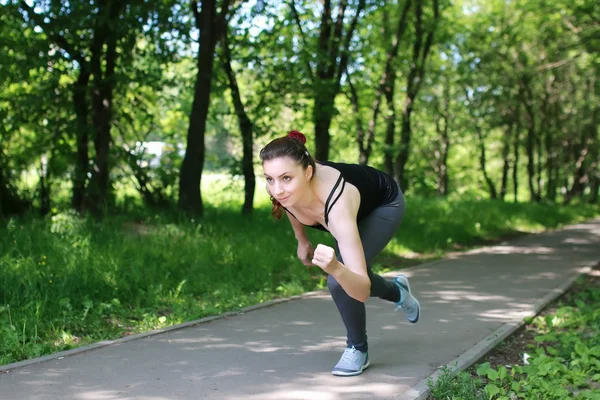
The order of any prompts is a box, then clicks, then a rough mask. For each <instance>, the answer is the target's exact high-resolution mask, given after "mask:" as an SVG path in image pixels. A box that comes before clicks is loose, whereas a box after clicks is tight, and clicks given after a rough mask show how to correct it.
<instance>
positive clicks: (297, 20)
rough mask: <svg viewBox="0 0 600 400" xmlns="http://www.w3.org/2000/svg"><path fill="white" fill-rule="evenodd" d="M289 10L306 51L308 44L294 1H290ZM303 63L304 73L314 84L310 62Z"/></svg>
mask: <svg viewBox="0 0 600 400" xmlns="http://www.w3.org/2000/svg"><path fill="white" fill-rule="evenodd" d="M289 4H290V8H291V10H292V15H293V16H294V21H295V22H296V26H297V27H298V30H299V31H300V39H301V40H302V44H303V45H304V47H303V48H304V49H308V43H307V42H306V35H305V34H304V31H303V30H302V24H301V23H300V16H299V15H298V11H297V10H296V3H295V2H294V0H291V1H290V3H289ZM305 62H306V71H307V73H308V77H309V78H310V81H311V82H313V83H314V82H315V78H314V72H313V70H312V67H311V66H310V62H308V60H306V58H305Z"/></svg>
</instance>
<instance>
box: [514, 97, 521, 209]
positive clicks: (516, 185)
mask: <svg viewBox="0 0 600 400" xmlns="http://www.w3.org/2000/svg"><path fill="white" fill-rule="evenodd" d="M520 136H521V107H520V106H519V104H517V108H516V111H515V133H514V142H513V173H512V181H513V201H514V202H515V203H516V202H517V201H518V197H517V194H518V192H519V146H520V145H521V141H520V140H519V138H520Z"/></svg>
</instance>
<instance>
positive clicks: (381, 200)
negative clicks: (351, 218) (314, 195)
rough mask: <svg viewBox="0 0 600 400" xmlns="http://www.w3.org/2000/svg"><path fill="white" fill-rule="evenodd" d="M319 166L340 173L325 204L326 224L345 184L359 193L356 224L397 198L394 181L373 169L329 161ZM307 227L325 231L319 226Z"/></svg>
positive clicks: (396, 186) (320, 162)
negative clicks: (353, 187) (338, 189)
mask: <svg viewBox="0 0 600 400" xmlns="http://www.w3.org/2000/svg"><path fill="white" fill-rule="evenodd" d="M319 164H321V165H325V166H327V167H331V168H334V169H336V170H338V171H340V177H339V179H338V180H337V182H336V184H335V185H334V187H333V189H332V190H331V192H330V193H329V197H328V198H327V202H326V203H325V223H326V224H328V223H329V212H330V211H331V209H332V208H333V206H334V205H335V202H336V201H337V200H338V199H339V197H340V196H341V195H342V192H343V191H344V185H345V184H346V182H348V183H350V184H352V185H354V186H355V187H356V188H357V189H358V192H359V193H360V206H359V208H358V214H357V216H356V221H357V222H358V221H360V220H361V219H363V218H364V217H366V216H367V215H369V214H370V213H371V211H373V210H374V209H375V208H377V207H379V206H382V205H385V204H389V203H391V202H392V201H394V200H395V199H396V197H397V196H398V191H399V188H398V185H397V184H396V181H395V180H394V179H393V178H392V177H391V176H389V175H388V174H386V173H384V172H382V171H379V170H377V169H375V168H373V167H369V166H366V165H359V164H345V163H335V162H331V161H319ZM340 184H341V189H340V191H339V193H338V194H337V195H336V196H335V198H332V197H333V194H334V193H335V191H336V189H337V188H338V187H339V185H340ZM290 214H291V213H290ZM292 216H294V214H292ZM294 218H295V216H294ZM308 226H310V227H311V228H315V229H320V230H323V231H327V229H325V227H324V226H323V225H321V224H315V225H308Z"/></svg>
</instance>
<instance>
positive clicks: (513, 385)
mask: <svg viewBox="0 0 600 400" xmlns="http://www.w3.org/2000/svg"><path fill="white" fill-rule="evenodd" d="M510 389H511V390H512V391H513V392H515V393H519V390H521V382H513V383H511V384H510Z"/></svg>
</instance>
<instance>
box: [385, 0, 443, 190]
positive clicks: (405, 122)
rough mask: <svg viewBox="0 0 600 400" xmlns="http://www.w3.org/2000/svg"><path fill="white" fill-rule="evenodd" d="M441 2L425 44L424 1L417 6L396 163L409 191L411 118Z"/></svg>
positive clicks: (435, 6)
mask: <svg viewBox="0 0 600 400" xmlns="http://www.w3.org/2000/svg"><path fill="white" fill-rule="evenodd" d="M439 16H440V14H439V2H438V0H433V20H432V21H431V24H430V26H431V28H430V31H429V32H428V33H427V37H426V38H425V43H424V44H423V36H424V34H425V32H424V31H423V26H422V22H423V0H417V2H416V6H415V43H414V46H413V58H412V62H411V68H410V72H409V74H408V78H407V82H406V88H407V90H406V100H405V102H404V107H403V110H402V125H401V126H402V128H401V131H400V149H399V152H398V156H397V158H396V161H395V163H394V164H395V165H394V166H395V171H394V178H395V179H396V180H397V182H398V183H399V184H400V186H401V187H402V188H403V190H407V189H408V180H407V179H406V176H405V168H406V163H407V161H408V157H409V155H410V141H411V121H410V117H411V114H412V111H413V107H414V102H415V101H416V99H417V95H418V93H419V90H420V88H421V84H422V82H423V76H424V74H425V64H426V61H427V56H428V55H429V51H430V49H431V45H432V44H433V37H434V33H435V30H436V28H437V23H438V20H439Z"/></svg>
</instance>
